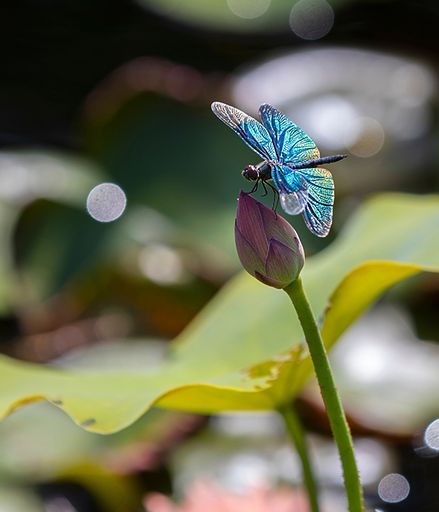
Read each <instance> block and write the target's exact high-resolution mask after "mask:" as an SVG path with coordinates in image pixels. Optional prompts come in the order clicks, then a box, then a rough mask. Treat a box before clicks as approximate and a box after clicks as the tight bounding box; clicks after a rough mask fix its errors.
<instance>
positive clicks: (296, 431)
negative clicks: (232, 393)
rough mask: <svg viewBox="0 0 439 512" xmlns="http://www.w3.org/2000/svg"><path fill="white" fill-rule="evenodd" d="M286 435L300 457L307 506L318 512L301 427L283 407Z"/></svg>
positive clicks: (281, 412)
mask: <svg viewBox="0 0 439 512" xmlns="http://www.w3.org/2000/svg"><path fill="white" fill-rule="evenodd" d="M279 413H280V414H281V416H282V418H283V420H284V422H285V426H286V428H287V431H288V434H289V436H290V438H291V440H292V441H293V444H294V446H295V448H296V451H297V454H298V455H299V457H300V461H301V463H302V473H303V481H304V484H305V487H306V490H307V492H308V499H309V504H310V507H311V509H310V510H311V512H319V510H320V509H319V502H318V498H317V486H316V483H315V479H314V474H313V471H312V467H311V462H310V458H309V453H308V446H307V443H306V439H305V435H304V432H303V429H302V425H301V424H300V421H299V419H298V417H297V415H296V413H295V411H294V410H293V409H292V407H290V406H283V407H280V408H279Z"/></svg>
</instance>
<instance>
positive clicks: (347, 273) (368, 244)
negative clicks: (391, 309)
mask: <svg viewBox="0 0 439 512" xmlns="http://www.w3.org/2000/svg"><path fill="white" fill-rule="evenodd" d="M438 204H439V203H438V199H437V198H436V197H434V196H430V197H428V196H425V197H416V196H405V195H382V196H379V197H377V198H375V199H374V200H371V201H369V202H368V203H367V204H366V205H365V206H364V207H363V208H361V209H360V210H359V212H358V213H357V215H356V216H355V218H354V219H352V221H351V222H350V224H349V225H348V227H347V229H346V232H345V234H344V236H341V237H339V238H338V239H337V241H336V242H334V243H333V244H332V246H330V247H329V248H328V249H326V250H325V251H323V252H321V253H320V254H319V255H317V256H314V257H313V258H311V259H309V260H308V262H307V265H306V267H305V270H304V282H305V286H306V289H307V291H308V294H309V296H310V300H311V303H312V305H313V307H314V310H315V311H316V313H317V315H318V316H319V317H321V318H322V319H324V323H323V328H322V332H323V336H324V339H325V342H326V344H327V346H328V348H329V347H330V346H331V345H332V344H333V343H335V341H336V340H337V339H338V338H339V336H340V335H341V334H342V332H343V331H344V330H345V329H346V328H347V327H348V326H349V325H350V324H351V323H352V322H353V321H354V320H355V319H356V318H357V317H358V316H359V315H360V314H361V313H362V312H363V311H364V310H365V309H366V308H367V306H368V305H369V304H370V303H371V302H373V301H374V300H376V299H377V297H378V296H380V295H381V294H382V293H383V291H385V290H386V289H387V288H389V287H390V286H391V285H393V284H395V283H397V282H399V281H401V280H403V279H406V278H407V277H409V276H413V275H416V274H418V273H419V272H421V271H422V270H429V271H437V269H438V260H437V258H438V254H439V251H438V246H437V244H438V241H437V239H435V238H434V237H431V236H430V226H431V225H432V224H433V225H434V224H435V223H437V222H438V210H439V209H438ZM387 219H392V222H388V221H387ZM413 237H414V238H415V241H416V243H413ZM243 304H245V308H242V305H243ZM328 305H329V307H328ZM237 311H240V314H239V315H237V314H236V312H237ZM292 333H293V334H292ZM267 340H270V343H267ZM301 341H302V332H301V330H300V327H299V324H298V321H297V320H296V319H295V318H294V317H292V315H291V311H290V307H289V306H288V301H287V300H286V297H285V296H284V295H283V294H281V293H279V292H278V291H275V290H272V289H268V288H267V287H264V286H260V284H259V283H257V282H256V281H254V280H252V279H250V278H248V277H247V276H243V275H242V276H239V277H238V278H236V279H235V280H233V281H232V282H231V283H230V284H229V285H228V286H227V287H226V288H225V290H224V291H222V292H221V293H220V294H219V295H218V297H216V298H215V300H214V301H213V302H212V303H211V304H210V305H209V306H208V307H207V308H206V310H205V311H204V312H203V313H202V314H201V315H200V316H199V317H198V318H197V320H196V321H195V322H194V323H193V324H192V325H191V326H190V327H189V328H188V329H187V330H186V331H185V333H183V335H182V336H181V337H180V339H179V341H177V343H176V345H175V347H174V350H173V352H172V353H171V355H170V357H169V359H168V361H167V362H164V363H163V364H162V365H160V366H158V367H157V368H155V369H154V370H152V371H149V372H146V371H145V372H139V371H131V372H129V373H127V372H123V371H116V370H115V369H109V370H108V371H106V372H105V373H99V372H96V371H95V372H90V371H87V372H81V374H80V375H79V374H77V373H74V372H69V373H67V372H61V371H59V370H54V369H48V368H43V367H38V366H32V365H29V364H23V363H19V362H14V361H12V360H9V359H7V358H3V359H2V361H1V366H2V375H3V381H4V383H5V386H4V387H3V390H2V394H1V404H2V405H1V407H2V415H3V416H5V415H7V414H8V413H10V412H11V411H12V410H14V409H15V408H16V407H19V406H20V405H24V404H25V403H28V402H31V401H35V400H40V399H42V398H45V399H47V400H48V401H49V402H52V403H53V404H55V405H57V406H58V407H60V408H61V409H63V410H65V411H66V412H67V413H68V414H69V415H70V416H71V417H72V418H73V419H74V421H75V422H77V423H78V424H79V425H80V426H82V427H83V428H85V429H87V430H90V431H94V432H100V433H110V432H114V431H117V430H120V429H122V428H124V427H126V426H128V425H130V424H131V423H132V422H133V421H135V420H136V419H137V418H138V417H139V416H141V415H142V414H143V413H144V412H145V411H146V410H147V409H149V408H150V407H151V406H153V405H160V406H163V407H169V408H176V409H182V410H186V411H197V412H206V413H208V412H209V413H210V412H214V411H222V410H233V409H234V410H258V409H272V408H275V407H276V406H277V405H279V404H280V403H285V402H286V401H288V400H290V399H291V398H292V397H293V396H295V395H297V394H298V393H299V392H300V391H301V389H302V387H303V385H304V384H305V382H306V381H307V380H308V378H309V376H310V374H311V362H310V360H309V358H307V357H303V355H302V353H301V346H302V345H301ZM287 351H290V352H287ZM212 354H214V355H215V357H212ZM280 354H283V356H282V357H280V358H279V355H280ZM255 365H256V366H255ZM252 366H253V368H252V369H251V370H250V371H248V372H243V371H242V370H243V369H244V368H249V367H252ZM6 383H7V386H6ZM432 412H433V411H432Z"/></svg>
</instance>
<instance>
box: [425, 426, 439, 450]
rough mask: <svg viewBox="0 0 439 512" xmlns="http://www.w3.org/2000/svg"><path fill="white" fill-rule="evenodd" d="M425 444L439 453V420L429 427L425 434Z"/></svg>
mask: <svg viewBox="0 0 439 512" xmlns="http://www.w3.org/2000/svg"><path fill="white" fill-rule="evenodd" d="M424 441H425V444H426V445H427V446H428V447H429V448H430V449H431V450H434V451H439V419H437V420H434V421H432V422H431V423H430V425H428V427H427V428H426V429H425V433H424Z"/></svg>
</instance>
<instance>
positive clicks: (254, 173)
mask: <svg viewBox="0 0 439 512" xmlns="http://www.w3.org/2000/svg"><path fill="white" fill-rule="evenodd" d="M212 111H213V113H214V114H215V115H216V116H217V117H218V118H219V119H221V121H223V123H225V124H226V125H227V126H228V127H229V128H231V129H232V130H233V131H234V132H235V133H237V134H238V135H239V136H240V137H241V139H242V140H243V141H244V142H245V143H246V144H247V145H248V146H250V147H251V149H253V151H254V152H255V153H257V154H258V155H259V156H260V157H261V158H263V160H264V161H263V162H261V163H260V164H258V165H257V166H254V165H248V166H247V167H246V168H245V169H244V170H243V171H242V175H243V176H244V178H246V179H247V180H249V181H254V182H256V185H257V184H258V183H259V182H262V183H263V184H265V183H266V182H268V181H269V180H272V181H273V183H274V187H275V190H276V191H277V192H278V193H279V198H280V204H281V206H282V208H283V210H284V211H285V212H286V213H288V214H290V215H298V214H300V213H302V214H303V219H304V221H305V224H306V226H307V227H308V229H309V230H310V231H311V232H312V233H314V234H315V235H317V236H320V237H324V236H326V235H327V234H328V233H329V230H330V229H331V224H332V209H333V205H334V180H333V179H332V175H331V173H330V172H329V171H327V170H326V169H323V168H321V167H318V166H320V165H323V164H330V163H333V162H337V161H339V160H342V159H343V158H345V157H346V155H334V156H327V157H323V158H322V157H320V152H319V150H318V149H317V146H316V145H315V143H314V141H313V140H312V139H311V137H309V136H308V135H307V134H306V133H305V132H303V131H302V130H301V129H300V128H299V127H298V126H297V125H295V124H294V123H293V122H291V121H290V120H289V119H288V118H287V117H286V116H285V114H282V112H279V110H277V109H276V108H274V107H272V106H271V105H269V104H268V103H264V104H262V105H261V106H260V108H259V117H260V119H261V121H262V124H261V123H260V122H259V121H257V120H256V119H254V118H253V117H251V116H249V115H247V114H246V113H245V112H242V111H241V110H238V109H237V108H235V107H231V106H230V105H226V104H225V103H221V102H219V101H215V102H214V103H212Z"/></svg>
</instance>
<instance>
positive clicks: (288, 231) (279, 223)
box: [259, 204, 303, 251]
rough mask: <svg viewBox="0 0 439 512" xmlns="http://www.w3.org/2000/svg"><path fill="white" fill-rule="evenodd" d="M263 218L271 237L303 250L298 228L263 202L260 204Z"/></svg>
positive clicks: (265, 227)
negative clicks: (297, 231)
mask: <svg viewBox="0 0 439 512" xmlns="http://www.w3.org/2000/svg"><path fill="white" fill-rule="evenodd" d="M259 210H260V212H261V218H262V220H263V223H264V229H265V232H266V233H269V238H271V239H275V240H279V241H280V242H282V243H283V244H285V245H286V246H288V247H292V248H293V249H296V248H297V247H299V248H300V250H301V251H303V248H302V244H301V242H300V240H299V237H298V235H297V233H296V230H295V229H294V228H293V227H292V226H291V224H290V223H289V222H287V221H286V220H285V219H284V218H283V217H281V216H280V215H279V214H276V213H275V212H274V211H273V210H271V209H270V208H267V207H266V206H264V205H263V204H259Z"/></svg>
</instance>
